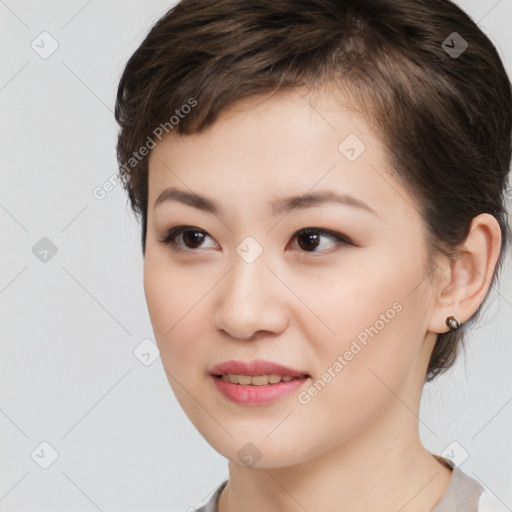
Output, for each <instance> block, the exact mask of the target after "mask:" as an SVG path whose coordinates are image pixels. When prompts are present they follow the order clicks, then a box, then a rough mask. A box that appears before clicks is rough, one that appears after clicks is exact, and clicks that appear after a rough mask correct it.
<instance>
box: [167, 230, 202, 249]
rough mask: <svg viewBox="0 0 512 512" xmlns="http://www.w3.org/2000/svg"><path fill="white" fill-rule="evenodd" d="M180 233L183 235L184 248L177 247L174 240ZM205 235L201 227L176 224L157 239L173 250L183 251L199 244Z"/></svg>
mask: <svg viewBox="0 0 512 512" xmlns="http://www.w3.org/2000/svg"><path fill="white" fill-rule="evenodd" d="M181 235H183V241H184V243H185V247H186V248H185V249H183V248H181V247H179V245H178V244H177V243H176V241H175V239H177V238H178V237H179V236H181ZM205 237H208V235H207V234H206V232H205V231H203V230H202V229H198V228H195V227H194V226H177V227H175V228H172V229H170V230H169V231H168V232H167V234H166V235H165V236H164V237H162V238H159V241H160V242H162V243H163V244H166V245H168V246H169V248H170V249H172V250H173V251H184V250H187V249H192V250H193V249H195V248H196V247H198V246H200V245H201V244H202V243H203V241H204V239H205Z"/></svg>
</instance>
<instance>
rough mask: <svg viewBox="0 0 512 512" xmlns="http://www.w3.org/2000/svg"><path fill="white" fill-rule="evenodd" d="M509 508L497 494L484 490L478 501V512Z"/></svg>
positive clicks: (502, 510) (495, 511) (501, 510)
mask: <svg viewBox="0 0 512 512" xmlns="http://www.w3.org/2000/svg"><path fill="white" fill-rule="evenodd" d="M507 510H509V509H508V508H507V507H506V506H505V505H504V504H503V503H502V502H501V501H500V500H499V499H498V498H496V496H494V495H493V494H491V493H490V492H487V491H484V492H483V493H482V494H481V496H480V500H479V501H478V512H507Z"/></svg>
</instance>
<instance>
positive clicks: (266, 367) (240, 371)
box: [211, 359, 309, 377]
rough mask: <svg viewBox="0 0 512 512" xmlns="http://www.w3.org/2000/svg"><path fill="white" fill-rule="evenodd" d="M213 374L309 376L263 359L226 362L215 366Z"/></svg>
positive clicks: (212, 370)
mask: <svg viewBox="0 0 512 512" xmlns="http://www.w3.org/2000/svg"><path fill="white" fill-rule="evenodd" d="M211 373H212V374H213V375H223V374H225V373H232V374H236V375H250V376H254V375H269V374H271V373H274V374H276V375H281V376H286V375H289V376H290V377H303V376H309V375H308V374H307V372H303V371H301V370H294V369H292V368H287V367H286V366H283V365H282V364H279V363H273V362H272V361H265V360H263V359H254V360H252V361H233V360H231V361H224V362H223V363H220V364H217V365H215V366H214V367H213V368H212V369H211Z"/></svg>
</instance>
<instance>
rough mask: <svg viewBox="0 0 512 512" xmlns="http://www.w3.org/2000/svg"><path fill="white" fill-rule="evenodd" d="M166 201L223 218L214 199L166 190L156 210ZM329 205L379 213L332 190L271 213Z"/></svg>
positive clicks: (275, 206) (274, 206)
mask: <svg viewBox="0 0 512 512" xmlns="http://www.w3.org/2000/svg"><path fill="white" fill-rule="evenodd" d="M166 201H177V202H179V203H183V204H186V205H189V206H192V207H194V208H197V209H198V210H202V211H204V212H208V213H212V214H213V215H216V216H218V217H220V216H222V213H223V212H222V208H221V206H220V205H219V203H217V202H216V201H214V200H213V199H208V198H207V197H203V196H201V195H199V194H196V193H194V192H187V191H185V190H179V189H177V188H172V187H171V188H166V189H165V190H163V191H162V192H161V194H160V195H159V196H158V198H157V199H156V201H155V204H154V208H156V207H157V206H158V205H159V204H161V203H163V202H166ZM327 203H335V204H342V205H346V206H352V207H354V208H359V209H361V210H364V211H367V212H370V213H372V214H373V215H376V216H377V217H378V214H377V212H376V211H375V210H374V209H373V208H371V207H370V206H368V205H367V204H366V203H364V202H363V201H361V200H360V199H357V198H356V197H354V196H351V195H349V194H340V193H338V192H334V191H332V190H324V191H319V192H315V193H309V194H304V195H302V196H292V197H285V198H283V199H277V200H275V201H273V202H272V203H271V211H272V213H273V215H275V216H277V215H281V214H285V213H288V212H290V211H292V210H302V209H306V208H311V207H314V206H319V205H322V204H327Z"/></svg>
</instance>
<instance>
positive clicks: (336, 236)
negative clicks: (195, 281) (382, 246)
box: [158, 226, 356, 254]
mask: <svg viewBox="0 0 512 512" xmlns="http://www.w3.org/2000/svg"><path fill="white" fill-rule="evenodd" d="M188 231H192V232H199V233H203V234H205V235H207V236H210V235H208V233H206V231H203V230H202V229H198V228H196V227H194V226H176V227H174V228H172V229H170V230H169V231H168V232H167V234H165V235H164V236H163V237H160V238H158V241H159V242H160V243H163V244H165V245H167V246H168V247H169V249H171V250H172V251H174V252H195V251H197V250H198V249H191V248H186V249H182V248H180V247H178V246H177V245H176V243H175V242H174V239H175V238H177V237H178V236H180V235H182V234H183V233H185V232H188ZM305 234H321V235H326V236H328V237H329V238H331V239H333V240H335V241H336V245H338V246H340V245H341V246H352V247H356V244H355V243H354V242H352V241H351V240H350V239H349V238H348V237H346V236H343V235H341V234H340V233H336V232H335V231H330V230H326V229H321V228H304V229H300V230H299V231H297V232H296V233H295V234H294V235H293V238H292V239H295V238H297V237H299V236H301V235H305ZM210 238H211V237H210ZM333 249H334V248H331V249H327V250H325V251H305V250H302V251H301V252H303V253H306V254H316V253H325V252H327V253H330V252H332V250H333ZM334 250H335V249H334Z"/></svg>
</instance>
